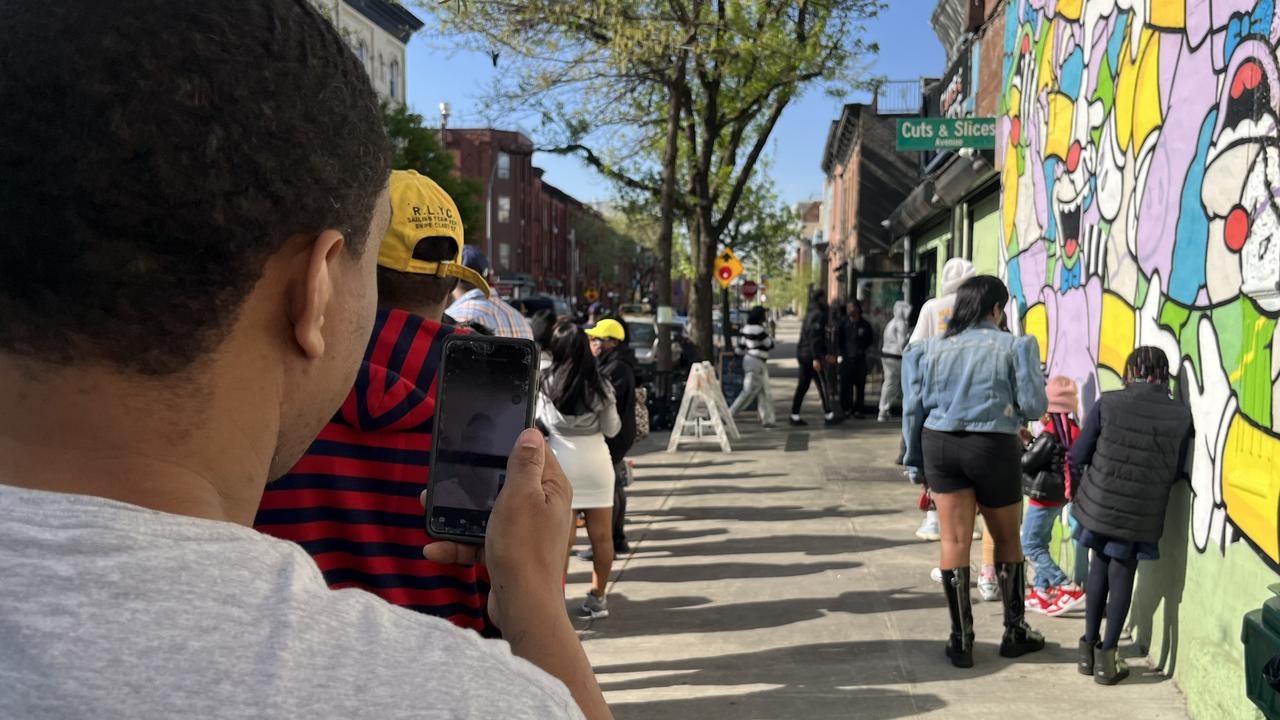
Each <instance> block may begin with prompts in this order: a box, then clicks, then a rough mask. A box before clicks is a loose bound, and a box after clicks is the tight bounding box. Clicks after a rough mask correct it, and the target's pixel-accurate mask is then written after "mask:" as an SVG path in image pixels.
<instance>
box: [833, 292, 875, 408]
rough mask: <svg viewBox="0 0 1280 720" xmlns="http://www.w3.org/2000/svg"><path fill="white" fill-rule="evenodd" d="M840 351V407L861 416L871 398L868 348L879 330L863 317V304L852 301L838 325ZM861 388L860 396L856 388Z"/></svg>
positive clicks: (846, 307)
mask: <svg viewBox="0 0 1280 720" xmlns="http://www.w3.org/2000/svg"><path fill="white" fill-rule="evenodd" d="M837 328H838V330H837V334H836V337H837V338H838V341H839V347H838V348H837V349H838V350H839V352H840V409H841V410H842V411H843V412H844V415H845V417H855V418H861V417H862V414H863V412H865V403H866V399H867V351H868V350H870V349H871V346H872V345H873V344H875V341H876V331H875V329H873V328H872V327H871V323H869V322H867V320H866V318H864V317H862V303H859V302H858V301H857V300H850V301H849V302H848V303H846V304H845V312H844V316H843V317H841V318H840V322H839V324H838V325H837ZM855 390H856V391H857V399H856V400H855V398H854V391H855Z"/></svg>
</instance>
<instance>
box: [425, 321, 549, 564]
mask: <svg viewBox="0 0 1280 720" xmlns="http://www.w3.org/2000/svg"><path fill="white" fill-rule="evenodd" d="M441 352H442V355H441V361H440V375H439V379H438V381H437V387H436V412H435V419H434V420H433V424H434V430H433V432H432V447H431V476H430V481H429V482H428V483H427V515H426V525H427V534H428V535H430V536H431V537H433V538H436V539H439V540H454V541H458V542H465V543H473V544H480V543H483V542H484V536H485V532H486V530H487V529H488V526H489V513H490V512H492V510H493V503H494V501H495V500H496V499H497V497H498V492H499V491H500V490H502V486H503V485H504V484H506V480H507V459H508V457H509V456H510V455H511V449H512V448H513V447H515V444H516V438H518V437H519V436H520V433H521V432H522V431H523V430H525V429H526V428H529V427H532V426H533V409H534V393H535V392H536V391H537V382H538V348H537V346H536V345H534V343H533V341H532V340H519V339H515V338H503V337H492V336H483V335H474V334H465V335H464V334H461V333H455V334H453V335H450V336H448V337H446V338H445V339H444V343H443V345H442V348H441Z"/></svg>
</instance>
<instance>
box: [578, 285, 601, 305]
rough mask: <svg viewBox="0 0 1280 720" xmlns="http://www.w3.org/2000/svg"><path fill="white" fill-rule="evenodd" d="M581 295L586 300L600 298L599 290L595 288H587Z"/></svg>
mask: <svg viewBox="0 0 1280 720" xmlns="http://www.w3.org/2000/svg"><path fill="white" fill-rule="evenodd" d="M582 297H584V298H586V299H587V302H595V301H597V300H599V299H600V292H599V291H598V290H596V289H595V288H589V289H588V290H587V291H586V292H584V293H582Z"/></svg>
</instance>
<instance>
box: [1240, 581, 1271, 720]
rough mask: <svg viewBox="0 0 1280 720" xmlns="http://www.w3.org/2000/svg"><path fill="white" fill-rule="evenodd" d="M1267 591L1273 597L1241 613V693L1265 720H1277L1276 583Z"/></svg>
mask: <svg viewBox="0 0 1280 720" xmlns="http://www.w3.org/2000/svg"><path fill="white" fill-rule="evenodd" d="M1270 590H1271V592H1272V593H1275V594H1276V595H1277V597H1273V598H1271V599H1269V600H1267V601H1266V602H1265V603H1263V604H1262V607H1261V608H1259V609H1257V610H1252V611H1250V612H1248V613H1246V614H1245V616H1244V628H1243V630H1242V631H1241V636H1240V641H1241V642H1243V643H1244V684H1245V693H1246V694H1247V695H1248V696H1249V699H1250V700H1252V701H1253V704H1254V705H1257V706H1258V708H1259V709H1260V710H1262V713H1263V714H1264V715H1266V716H1267V718H1268V720H1280V692H1278V691H1277V688H1278V687H1280V584H1276V585H1272V586H1271V588H1270Z"/></svg>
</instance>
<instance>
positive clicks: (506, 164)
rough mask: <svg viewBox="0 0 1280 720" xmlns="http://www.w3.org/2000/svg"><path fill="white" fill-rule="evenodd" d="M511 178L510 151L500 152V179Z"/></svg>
mask: <svg viewBox="0 0 1280 720" xmlns="http://www.w3.org/2000/svg"><path fill="white" fill-rule="evenodd" d="M510 178H511V155H510V154H508V153H504V152H500V153H498V179H499V180H509V179H510Z"/></svg>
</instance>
